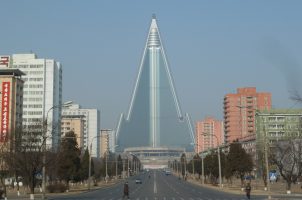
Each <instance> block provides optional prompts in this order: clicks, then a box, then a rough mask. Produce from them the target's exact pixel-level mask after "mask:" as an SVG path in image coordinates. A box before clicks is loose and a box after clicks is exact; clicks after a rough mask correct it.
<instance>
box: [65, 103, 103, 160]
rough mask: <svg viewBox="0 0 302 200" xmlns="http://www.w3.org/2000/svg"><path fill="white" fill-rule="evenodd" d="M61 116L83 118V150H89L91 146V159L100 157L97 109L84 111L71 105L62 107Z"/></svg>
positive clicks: (78, 106)
mask: <svg viewBox="0 0 302 200" xmlns="http://www.w3.org/2000/svg"><path fill="white" fill-rule="evenodd" d="M62 108H63V109H62V115H63V116H65V117H67V116H74V115H82V116H83V125H84V132H83V148H84V149H87V148H88V149H90V145H92V152H91V156H92V157H97V158H99V157H100V112H99V110H97V109H85V108H81V106H80V105H79V104H75V103H71V104H68V105H67V106H64V107H62Z"/></svg>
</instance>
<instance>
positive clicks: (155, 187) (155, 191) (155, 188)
mask: <svg viewBox="0 0 302 200" xmlns="http://www.w3.org/2000/svg"><path fill="white" fill-rule="evenodd" d="M156 193H157V186H156V173H154V194H156Z"/></svg>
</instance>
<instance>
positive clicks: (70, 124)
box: [61, 115, 85, 151]
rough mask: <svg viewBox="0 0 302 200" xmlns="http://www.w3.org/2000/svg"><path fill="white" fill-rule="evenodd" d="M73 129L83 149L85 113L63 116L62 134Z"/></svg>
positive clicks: (83, 149) (82, 149) (79, 145)
mask: <svg viewBox="0 0 302 200" xmlns="http://www.w3.org/2000/svg"><path fill="white" fill-rule="evenodd" d="M70 131H73V132H74V134H75V136H76V138H77V143H78V147H79V148H80V150H81V151H85V148H84V115H67V116H64V115H63V116H62V120H61V134H62V136H65V135H66V133H68V132H70Z"/></svg>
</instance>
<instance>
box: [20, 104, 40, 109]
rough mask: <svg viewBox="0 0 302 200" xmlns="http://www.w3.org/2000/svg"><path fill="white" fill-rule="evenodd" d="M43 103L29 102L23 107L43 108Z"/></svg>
mask: <svg viewBox="0 0 302 200" xmlns="http://www.w3.org/2000/svg"><path fill="white" fill-rule="evenodd" d="M42 107H43V105H42V104H28V105H23V108H42Z"/></svg>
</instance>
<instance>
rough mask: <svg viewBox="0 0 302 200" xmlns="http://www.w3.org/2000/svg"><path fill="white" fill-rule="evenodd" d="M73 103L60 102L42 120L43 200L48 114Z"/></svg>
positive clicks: (43, 195)
mask: <svg viewBox="0 0 302 200" xmlns="http://www.w3.org/2000/svg"><path fill="white" fill-rule="evenodd" d="M70 104H72V101H67V102H65V103H64V104H60V105H54V106H52V107H51V108H49V109H48V111H47V113H46V117H45V115H43V120H42V131H43V133H42V134H43V135H42V138H43V141H42V152H43V157H42V165H43V166H42V200H44V199H45V192H46V138H47V137H46V133H47V125H48V124H47V119H48V114H49V112H50V111H51V110H53V109H55V108H61V107H65V106H68V105H70Z"/></svg>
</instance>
